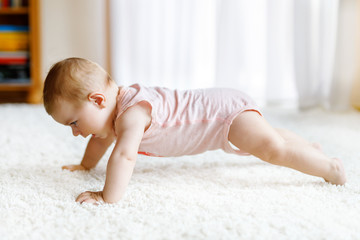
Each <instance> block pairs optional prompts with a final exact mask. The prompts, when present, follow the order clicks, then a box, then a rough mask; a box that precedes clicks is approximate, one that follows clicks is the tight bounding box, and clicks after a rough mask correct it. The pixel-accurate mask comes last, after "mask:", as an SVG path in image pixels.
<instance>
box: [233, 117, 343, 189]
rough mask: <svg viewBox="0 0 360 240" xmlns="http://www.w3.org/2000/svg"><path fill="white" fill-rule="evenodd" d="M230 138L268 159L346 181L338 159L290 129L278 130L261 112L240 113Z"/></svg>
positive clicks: (327, 178)
mask: <svg viewBox="0 0 360 240" xmlns="http://www.w3.org/2000/svg"><path fill="white" fill-rule="evenodd" d="M229 141H230V142H231V143H232V144H234V145H235V146H236V147H238V148H239V149H241V150H243V151H246V152H248V153H250V154H252V155H254V156H256V157H258V158H260V159H262V160H264V161H266V162H269V163H272V164H276V165H280V166H284V167H289V168H293V169H295V170H298V171H300V172H303V173H306V174H310V175H313V176H318V177H322V178H324V179H325V181H327V182H330V183H333V184H338V185H343V184H344V183H345V182H346V177H345V171H344V167H343V165H342V162H341V161H340V160H339V159H335V158H329V157H327V156H326V155H325V154H323V153H322V152H321V151H320V150H319V149H318V148H317V146H314V145H312V144H310V143H308V142H307V141H305V140H304V139H302V138H301V137H299V136H297V135H296V134H294V133H291V132H290V131H287V130H281V129H279V130H276V129H274V128H273V127H271V126H270V125H269V124H268V123H267V122H266V121H265V119H264V118H263V117H261V116H260V115H259V114H258V113H256V112H252V111H247V112H244V113H241V114H239V115H238V116H237V117H236V118H235V119H234V121H233V123H232V125H231V127H230V131H229Z"/></svg>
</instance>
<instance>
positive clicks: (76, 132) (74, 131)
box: [71, 127, 80, 137]
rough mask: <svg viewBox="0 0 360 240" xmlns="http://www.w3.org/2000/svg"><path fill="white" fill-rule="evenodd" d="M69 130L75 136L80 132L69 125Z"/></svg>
mask: <svg viewBox="0 0 360 240" xmlns="http://www.w3.org/2000/svg"><path fill="white" fill-rule="evenodd" d="M71 130H72V133H73V135H74V136H75V137H77V136H79V134H80V131H79V130H77V129H76V128H75V127H71Z"/></svg>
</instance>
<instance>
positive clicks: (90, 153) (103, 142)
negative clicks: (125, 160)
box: [62, 136, 114, 171]
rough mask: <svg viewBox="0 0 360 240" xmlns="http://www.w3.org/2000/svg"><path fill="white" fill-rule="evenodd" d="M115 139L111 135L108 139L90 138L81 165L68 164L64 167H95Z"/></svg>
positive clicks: (71, 169) (85, 168)
mask: <svg viewBox="0 0 360 240" xmlns="http://www.w3.org/2000/svg"><path fill="white" fill-rule="evenodd" d="M113 141H114V136H109V137H107V138H106V139H102V138H90V140H89V143H88V145H87V147H86V150H85V154H84V157H83V159H82V161H81V163H80V164H79V165H78V164H76V165H66V166H63V167H62V169H67V170H70V171H76V170H89V169H91V168H93V167H95V166H96V164H97V163H98V162H99V160H100V159H101V157H102V156H103V155H104V154H105V152H106V150H107V149H108V148H109V146H110V145H111V143H112V142H113Z"/></svg>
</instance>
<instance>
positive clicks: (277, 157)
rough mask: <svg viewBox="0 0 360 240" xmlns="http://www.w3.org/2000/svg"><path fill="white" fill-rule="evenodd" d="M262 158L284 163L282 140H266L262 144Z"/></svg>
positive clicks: (273, 162) (270, 161)
mask: <svg viewBox="0 0 360 240" xmlns="http://www.w3.org/2000/svg"><path fill="white" fill-rule="evenodd" d="M263 149H264V159H263V160H265V161H266V162H269V163H271V164H275V165H284V164H283V163H284V161H285V160H286V147H285V142H283V141H268V142H266V143H264V145H263Z"/></svg>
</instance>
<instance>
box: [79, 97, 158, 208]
mask: <svg viewBox="0 0 360 240" xmlns="http://www.w3.org/2000/svg"><path fill="white" fill-rule="evenodd" d="M150 121H151V118H150V114H149V112H148V108H147V107H146V106H144V105H141V104H137V105H135V106H133V107H131V108H129V109H128V110H127V111H126V112H124V113H123V114H122V115H121V117H120V118H118V119H117V120H116V123H115V124H116V131H117V136H118V137H117V139H116V144H115V147H114V149H113V152H112V154H111V156H110V158H109V161H108V165H107V170H106V180H105V186H104V189H103V191H102V192H84V193H82V194H80V195H79V197H78V198H77V199H76V201H77V202H80V203H83V202H89V203H95V202H97V201H102V200H103V201H105V202H108V203H115V202H117V201H119V200H120V199H121V198H122V196H123V195H124V193H125V189H126V187H127V185H128V183H129V181H130V178H131V176H132V173H133V170H134V167H135V162H136V158H137V154H138V149H139V145H140V142H141V139H142V137H143V135H144V131H145V129H146V127H147V126H148V124H149V123H150Z"/></svg>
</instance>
